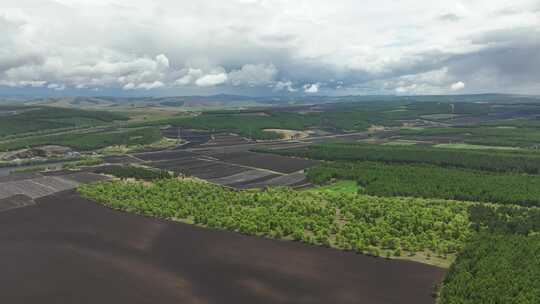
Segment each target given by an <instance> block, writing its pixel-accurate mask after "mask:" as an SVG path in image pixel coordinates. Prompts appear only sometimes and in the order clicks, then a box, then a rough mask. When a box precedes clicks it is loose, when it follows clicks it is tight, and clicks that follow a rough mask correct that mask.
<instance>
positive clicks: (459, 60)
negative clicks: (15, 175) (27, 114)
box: [0, 0, 540, 96]
mask: <svg viewBox="0 0 540 304" xmlns="http://www.w3.org/2000/svg"><path fill="white" fill-rule="evenodd" d="M487 92H491V93H512V94H536V95H537V94H540V0H534V1H531V0H513V1H507V0H505V1H501V0H467V1H431V0H415V1H412V0H376V1H375V0H336V1H327V0H295V1H289V0H227V1H219V0H214V1H210V0H196V1H194V0H190V1H184V0H153V1H147V0H144V1H143V0H1V1H0V95H2V93H4V94H15V95H17V94H21V95H25V94H52V95H64V94H65V95H118V96H137V95H145V96H164V95H168V96H171V95H207V94H218V93H225V94H243V95H261V96H266V95H295V94H296V95H355V94H358V95H372V94H396V95H420V94H470V93H487Z"/></svg>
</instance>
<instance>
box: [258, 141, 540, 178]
mask: <svg viewBox="0 0 540 304" xmlns="http://www.w3.org/2000/svg"><path fill="white" fill-rule="evenodd" d="M257 151H259V152H268V153H274V154H281V155H288V156H296V157H305V158H313V159H321V160H340V161H380V162H386V163H410V164H418V163H422V164H432V165H438V166H443V167H457V168H468V169H477V170H487V171H498V172H524V173H529V174H539V173H540V153H539V152H536V151H521V150H518V151H502V150H499V151H496V150H482V151H479V150H464V149H443V148H434V147H423V146H384V145H375V144H359V143H330V144H322V145H314V146H310V147H307V148H295V149H287V150H264V149H259V150H257Z"/></svg>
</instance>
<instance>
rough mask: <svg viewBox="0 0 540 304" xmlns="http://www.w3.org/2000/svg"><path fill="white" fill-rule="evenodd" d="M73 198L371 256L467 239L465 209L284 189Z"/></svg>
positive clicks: (179, 189) (173, 188)
mask: <svg viewBox="0 0 540 304" xmlns="http://www.w3.org/2000/svg"><path fill="white" fill-rule="evenodd" d="M79 191H80V192H81V193H82V194H83V195H84V196H86V197H88V198H91V199H94V200H96V201H98V202H100V203H103V204H105V205H106V206H109V207H111V208H115V209H120V210H125V211H130V212H135V213H139V214H143V215H147V216H154V217H159V218H165V219H172V220H183V221H188V222H193V223H195V224H199V225H204V226H208V227H213V228H220V229H227V230H232V231H237V232H241V233H245V234H251V235H258V236H266V237H272V238H284V239H292V240H297V241H302V242H306V243H309V244H314V245H322V246H331V247H335V248H341V249H348V250H355V251H357V252H362V253H369V254H373V255H401V254H404V253H406V252H408V253H413V254H414V253H415V252H434V253H437V254H439V255H440V256H442V257H444V256H445V255H446V254H452V253H456V252H457V251H459V250H460V249H461V248H463V246H464V244H465V242H466V241H467V240H468V239H469V237H470V235H471V233H472V232H473V231H472V230H471V229H470V228H469V227H470V222H469V220H468V211H467V204H466V203H458V202H446V201H437V200H424V199H414V198H380V197H371V196H362V195H360V196H359V195H354V194H344V193H318V192H300V191H294V190H291V189H287V188H273V189H268V190H267V191H262V192H260V191H257V192H253V191H233V190H229V189H226V188H223V187H220V186H216V185H212V184H208V183H203V182H196V181H188V180H183V181H181V180H158V181H156V182H154V183H153V184H151V185H148V184H144V183H140V182H121V181H115V182H106V183H100V184H94V185H84V186H82V187H81V188H79Z"/></svg>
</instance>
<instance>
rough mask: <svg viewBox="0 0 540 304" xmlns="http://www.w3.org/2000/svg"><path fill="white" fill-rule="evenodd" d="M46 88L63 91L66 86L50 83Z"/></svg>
mask: <svg viewBox="0 0 540 304" xmlns="http://www.w3.org/2000/svg"><path fill="white" fill-rule="evenodd" d="M47 88H48V89H52V90H55V91H63V90H65V89H66V86H65V85H64V84H58V83H51V84H49V85H48V86H47Z"/></svg>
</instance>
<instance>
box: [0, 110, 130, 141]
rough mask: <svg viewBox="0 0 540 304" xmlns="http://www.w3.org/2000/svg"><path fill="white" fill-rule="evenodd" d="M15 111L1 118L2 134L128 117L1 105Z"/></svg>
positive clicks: (69, 126)
mask: <svg viewBox="0 0 540 304" xmlns="http://www.w3.org/2000/svg"><path fill="white" fill-rule="evenodd" d="M2 110H5V111H15V113H14V114H9V115H6V116H2V117H1V119H0V136H7V135H15V134H22V133H30V132H41V131H44V130H52V129H64V128H73V127H81V126H93V125H102V124H105V123H110V122H112V121H115V120H128V117H127V116H125V115H123V114H119V113H114V112H105V111H87V110H79V109H68V108H54V107H5V108H3V107H0V111H2Z"/></svg>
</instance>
